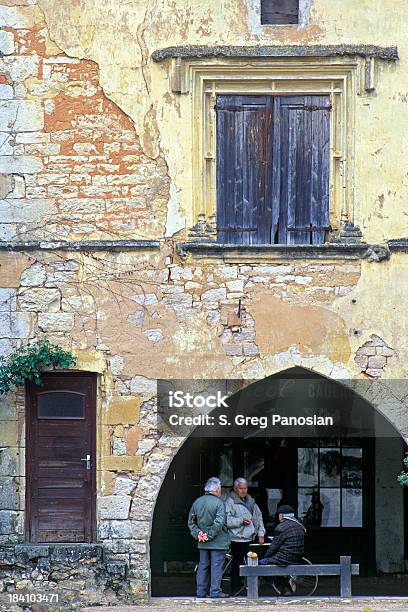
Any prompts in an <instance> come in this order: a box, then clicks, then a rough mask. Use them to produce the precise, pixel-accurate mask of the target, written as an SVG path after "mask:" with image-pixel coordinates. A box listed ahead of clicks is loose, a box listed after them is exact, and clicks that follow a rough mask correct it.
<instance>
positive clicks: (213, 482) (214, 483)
mask: <svg viewBox="0 0 408 612" xmlns="http://www.w3.org/2000/svg"><path fill="white" fill-rule="evenodd" d="M220 487H221V480H220V479H219V478H216V477H215V476H213V477H212V478H209V479H208V480H207V482H206V483H205V487H204V491H205V492H206V493H212V492H213V491H215V490H216V489H218V488H220Z"/></svg>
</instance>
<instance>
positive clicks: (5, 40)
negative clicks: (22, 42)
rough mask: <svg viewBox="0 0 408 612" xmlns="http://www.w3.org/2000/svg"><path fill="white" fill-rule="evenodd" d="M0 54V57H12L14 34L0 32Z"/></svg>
mask: <svg viewBox="0 0 408 612" xmlns="http://www.w3.org/2000/svg"><path fill="white" fill-rule="evenodd" d="M0 53H1V55H12V54H13V53H14V34H13V32H6V31H5V30H0Z"/></svg>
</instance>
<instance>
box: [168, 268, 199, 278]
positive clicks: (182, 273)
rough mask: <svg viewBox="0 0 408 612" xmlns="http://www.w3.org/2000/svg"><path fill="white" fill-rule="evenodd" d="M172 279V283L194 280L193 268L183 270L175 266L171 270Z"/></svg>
mask: <svg viewBox="0 0 408 612" xmlns="http://www.w3.org/2000/svg"><path fill="white" fill-rule="evenodd" d="M170 278H171V280H172V281H180V280H186V281H189V280H191V279H192V278H193V271H192V270H191V268H183V267H182V266H174V267H172V268H171V270H170Z"/></svg>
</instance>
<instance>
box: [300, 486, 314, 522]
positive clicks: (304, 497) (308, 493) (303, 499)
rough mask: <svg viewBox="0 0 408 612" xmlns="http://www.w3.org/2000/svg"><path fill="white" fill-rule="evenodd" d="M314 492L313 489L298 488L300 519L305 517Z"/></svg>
mask: <svg viewBox="0 0 408 612" xmlns="http://www.w3.org/2000/svg"><path fill="white" fill-rule="evenodd" d="M312 492H313V489H306V488H299V489H298V517H299V518H300V519H303V517H304V516H305V514H306V513H307V511H308V509H309V507H310V504H311V503H312Z"/></svg>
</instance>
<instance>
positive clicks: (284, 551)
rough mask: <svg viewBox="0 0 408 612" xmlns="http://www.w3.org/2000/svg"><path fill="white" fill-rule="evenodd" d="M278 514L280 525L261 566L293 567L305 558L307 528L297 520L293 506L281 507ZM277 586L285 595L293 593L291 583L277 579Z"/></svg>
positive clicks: (260, 563) (260, 562) (261, 561)
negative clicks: (292, 565) (287, 592)
mask: <svg viewBox="0 0 408 612" xmlns="http://www.w3.org/2000/svg"><path fill="white" fill-rule="evenodd" d="M278 513H279V525H278V526H277V527H276V529H275V536H274V538H273V540H272V543H271V545H270V546H269V548H268V550H267V551H266V554H265V557H264V558H263V559H261V560H260V561H259V565H291V564H296V563H299V562H300V561H301V559H302V557H303V554H304V548H305V532H306V529H305V527H304V526H303V525H302V523H300V522H299V521H298V520H297V519H296V518H295V511H294V509H293V508H292V507H291V506H286V505H285V506H280V508H278ZM275 584H276V586H277V587H278V588H279V590H281V591H283V594H285V591H289V593H293V587H292V585H291V583H290V581H289V582H288V580H286V579H283V580H282V579H281V580H278V579H277V580H276V581H275Z"/></svg>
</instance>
